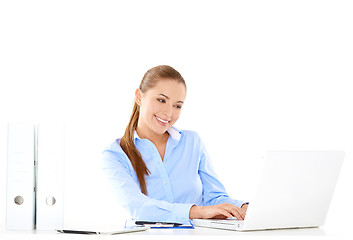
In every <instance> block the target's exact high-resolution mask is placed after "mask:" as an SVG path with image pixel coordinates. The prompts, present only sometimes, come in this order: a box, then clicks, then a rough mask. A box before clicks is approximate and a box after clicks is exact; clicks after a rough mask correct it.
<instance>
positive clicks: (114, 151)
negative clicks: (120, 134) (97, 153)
mask: <svg viewBox="0 0 353 240" xmlns="http://www.w3.org/2000/svg"><path fill="white" fill-rule="evenodd" d="M103 156H106V157H107V158H111V157H114V158H116V159H121V160H126V157H127V156H126V154H125V152H124V150H123V149H122V148H121V146H120V138H118V139H116V140H115V141H114V142H112V143H111V144H109V145H108V146H107V147H106V148H105V149H104V150H103Z"/></svg>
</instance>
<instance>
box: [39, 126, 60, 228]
mask: <svg viewBox="0 0 353 240" xmlns="http://www.w3.org/2000/svg"><path fill="white" fill-rule="evenodd" d="M37 144H38V157H37V219H36V226H37V229H38V230H56V229H62V228H63V222H64V160H65V154H64V152H65V127H64V125H63V124H40V125H38V143H37Z"/></svg>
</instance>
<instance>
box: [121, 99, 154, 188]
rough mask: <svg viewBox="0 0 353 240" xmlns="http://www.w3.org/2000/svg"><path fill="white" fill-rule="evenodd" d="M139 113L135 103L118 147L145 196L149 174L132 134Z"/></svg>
mask: <svg viewBox="0 0 353 240" xmlns="http://www.w3.org/2000/svg"><path fill="white" fill-rule="evenodd" d="M139 113H140V107H139V106H138V105H137V104H136V102H135V103H134V107H133V110H132V114H131V117H130V121H129V124H128V125H127V127H126V130H125V134H124V136H123V137H122V138H121V140H120V146H121V148H122V149H123V151H124V152H125V154H126V155H127V156H128V158H129V159H130V161H131V164H132V166H133V168H134V170H135V172H136V175H137V180H138V181H139V184H140V189H141V192H142V193H143V194H145V195H147V187H146V181H145V176H148V175H149V173H150V172H149V170H148V169H147V167H146V164H145V162H144V161H143V159H142V156H141V153H140V152H139V151H138V150H137V148H136V146H135V139H134V134H135V130H136V127H137V123H138V119H139Z"/></svg>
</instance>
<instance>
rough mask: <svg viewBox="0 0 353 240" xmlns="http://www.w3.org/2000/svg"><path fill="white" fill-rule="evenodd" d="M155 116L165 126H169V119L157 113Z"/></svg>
mask: <svg viewBox="0 0 353 240" xmlns="http://www.w3.org/2000/svg"><path fill="white" fill-rule="evenodd" d="M155 118H156V119H157V121H158V122H159V123H160V124H161V125H163V126H167V125H168V123H169V122H170V121H168V120H164V119H162V118H159V117H157V116H156V115H155Z"/></svg>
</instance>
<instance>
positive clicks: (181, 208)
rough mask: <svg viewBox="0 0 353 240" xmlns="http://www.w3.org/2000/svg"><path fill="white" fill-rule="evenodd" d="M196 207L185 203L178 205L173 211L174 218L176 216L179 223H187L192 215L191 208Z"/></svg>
mask: <svg viewBox="0 0 353 240" xmlns="http://www.w3.org/2000/svg"><path fill="white" fill-rule="evenodd" d="M192 206H194V204H185V203H176V204H175V206H174V209H173V214H172V215H173V216H176V219H175V220H176V222H178V223H186V222H188V221H189V220H190V219H189V215H190V208H191V207H192Z"/></svg>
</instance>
